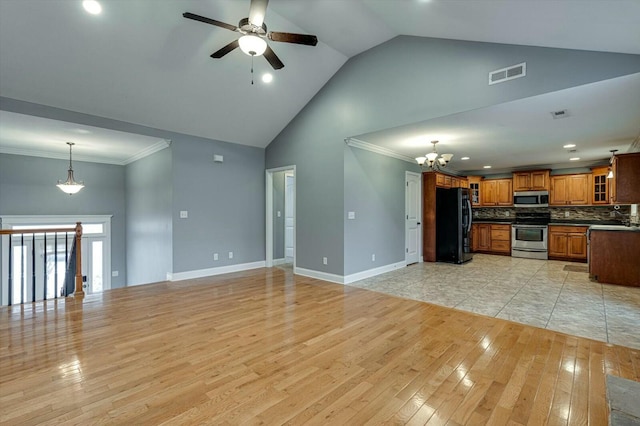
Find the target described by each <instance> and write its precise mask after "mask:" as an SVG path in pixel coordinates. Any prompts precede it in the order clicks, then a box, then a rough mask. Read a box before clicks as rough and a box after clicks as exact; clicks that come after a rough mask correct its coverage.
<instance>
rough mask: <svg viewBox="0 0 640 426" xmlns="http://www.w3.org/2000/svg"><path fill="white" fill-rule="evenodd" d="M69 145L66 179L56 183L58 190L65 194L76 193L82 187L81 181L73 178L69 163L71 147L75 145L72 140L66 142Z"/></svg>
mask: <svg viewBox="0 0 640 426" xmlns="http://www.w3.org/2000/svg"><path fill="white" fill-rule="evenodd" d="M67 145H69V170H68V171H67V180H66V181H64V182H61V181H58V184H57V185H56V186H57V187H58V188H60V190H61V191H62V192H64V193H66V194H69V195H73V194H76V193H78V192H79V191H80V190H81V189H82V188H84V184H83V182H76V181H75V179H74V178H73V167H72V164H71V147H72V146H73V145H75V144H74V143H73V142H67Z"/></svg>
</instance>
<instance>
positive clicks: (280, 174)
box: [265, 166, 296, 271]
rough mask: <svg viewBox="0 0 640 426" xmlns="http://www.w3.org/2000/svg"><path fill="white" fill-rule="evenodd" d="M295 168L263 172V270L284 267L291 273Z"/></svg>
mask: <svg viewBox="0 0 640 426" xmlns="http://www.w3.org/2000/svg"><path fill="white" fill-rule="evenodd" d="M295 200H296V167H295V166H286V167H278V168H274V169H268V170H267V171H266V242H265V248H266V250H265V251H266V262H265V264H266V266H267V267H272V266H275V265H280V264H288V265H291V267H293V270H294V271H295V265H296V256H295V251H296V250H295V242H296V201H295Z"/></svg>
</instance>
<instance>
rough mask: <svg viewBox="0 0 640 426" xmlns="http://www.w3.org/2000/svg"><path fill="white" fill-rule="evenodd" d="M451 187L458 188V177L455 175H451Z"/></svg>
mask: <svg viewBox="0 0 640 426" xmlns="http://www.w3.org/2000/svg"><path fill="white" fill-rule="evenodd" d="M451 187H452V188H460V179H458V178H456V177H451Z"/></svg>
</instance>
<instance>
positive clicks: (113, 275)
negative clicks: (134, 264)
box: [111, 271, 120, 277]
mask: <svg viewBox="0 0 640 426" xmlns="http://www.w3.org/2000/svg"><path fill="white" fill-rule="evenodd" d="M118 275H120V272H119V271H111V276H112V277H117V276H118Z"/></svg>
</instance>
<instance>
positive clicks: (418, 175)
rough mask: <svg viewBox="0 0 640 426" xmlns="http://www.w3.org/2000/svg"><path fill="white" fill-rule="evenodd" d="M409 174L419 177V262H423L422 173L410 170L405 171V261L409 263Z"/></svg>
mask: <svg viewBox="0 0 640 426" xmlns="http://www.w3.org/2000/svg"><path fill="white" fill-rule="evenodd" d="M409 176H415V177H417V178H418V194H419V200H418V223H419V225H418V263H422V262H423V258H422V238H423V235H422V229H423V228H422V227H423V224H422V222H423V218H422V173H416V172H410V171H408V170H405V172H404V188H405V190H404V218H405V219H404V246H405V253H404V261H405V264H406V263H407V250H406V248H407V247H408V243H409V241H407V203H408V201H409V200H407V186H408V183H409Z"/></svg>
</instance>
